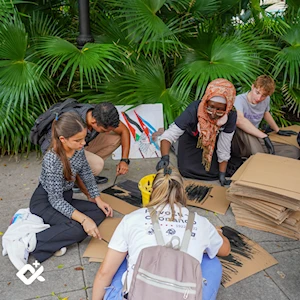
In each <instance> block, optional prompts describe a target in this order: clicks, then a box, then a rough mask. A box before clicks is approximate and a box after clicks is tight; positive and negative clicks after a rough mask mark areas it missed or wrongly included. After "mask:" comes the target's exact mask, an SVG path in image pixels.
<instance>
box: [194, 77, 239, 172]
mask: <svg viewBox="0 0 300 300" xmlns="http://www.w3.org/2000/svg"><path fill="white" fill-rule="evenodd" d="M235 95H236V91H235V87H234V85H233V84H232V83H231V82H230V81H228V80H226V79H223V78H218V79H215V80H213V81H212V82H211V83H210V84H209V85H208V86H207V88H206V91H205V94H204V96H203V98H202V101H201V102H200V104H199V106H198V112H197V115H198V129H199V138H198V143H197V148H202V149H203V154H202V164H203V165H204V167H205V170H206V171H207V172H208V171H209V170H210V165H211V160H212V156H213V153H214V149H215V144H216V138H217V134H218V131H219V128H220V127H221V126H222V125H224V124H225V123H226V122H227V120H228V114H229V112H230V111H231V109H232V107H233V103H234V100H235ZM214 96H220V97H223V98H225V99H226V111H225V115H224V116H223V117H221V118H219V119H216V120H212V119H211V118H210V117H209V114H208V113H207V111H206V107H207V102H208V101H209V100H210V99H211V98H212V97H214Z"/></svg>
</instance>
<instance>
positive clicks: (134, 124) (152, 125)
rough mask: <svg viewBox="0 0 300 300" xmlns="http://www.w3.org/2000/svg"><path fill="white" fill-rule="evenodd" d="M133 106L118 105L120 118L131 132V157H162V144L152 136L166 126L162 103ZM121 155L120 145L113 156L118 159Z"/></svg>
mask: <svg viewBox="0 0 300 300" xmlns="http://www.w3.org/2000/svg"><path fill="white" fill-rule="evenodd" d="M131 107H132V106H130V105H124V106H120V105H117V106H116V108H117V110H118V112H119V114H120V120H121V121H122V122H123V123H124V124H125V125H126V126H127V128H128V129H129V132H130V153H129V158H154V157H161V153H160V144H159V142H158V141H157V140H156V139H153V138H152V135H153V133H155V132H157V131H158V130H159V129H161V128H163V127H164V120H163V106H162V104H161V103H158V104H142V105H139V106H136V107H134V108H131ZM121 155H122V151H121V147H119V148H118V149H117V150H116V151H114V152H113V154H112V158H113V159H115V160H118V159H120V158H121Z"/></svg>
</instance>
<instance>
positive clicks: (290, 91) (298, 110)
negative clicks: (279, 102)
mask: <svg viewBox="0 0 300 300" xmlns="http://www.w3.org/2000/svg"><path fill="white" fill-rule="evenodd" d="M281 90H282V94H283V96H284V99H285V103H286V107H288V110H289V111H292V112H293V114H295V115H297V118H298V119H299V117H300V88H299V87H298V88H297V87H296V86H293V87H292V88H291V87H290V86H289V85H288V84H285V85H283V87H282V88H281Z"/></svg>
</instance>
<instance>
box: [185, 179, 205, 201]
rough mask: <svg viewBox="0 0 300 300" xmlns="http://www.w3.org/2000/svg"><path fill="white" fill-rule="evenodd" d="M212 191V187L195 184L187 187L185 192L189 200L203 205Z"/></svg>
mask: <svg viewBox="0 0 300 300" xmlns="http://www.w3.org/2000/svg"><path fill="white" fill-rule="evenodd" d="M210 191H211V187H207V186H205V185H198V184H194V183H193V184H189V185H187V186H186V188H185V192H186V195H187V197H188V199H189V200H191V201H196V202H197V203H202V204H203V203H204V201H205V199H206V198H207V196H208V195H209V193H210Z"/></svg>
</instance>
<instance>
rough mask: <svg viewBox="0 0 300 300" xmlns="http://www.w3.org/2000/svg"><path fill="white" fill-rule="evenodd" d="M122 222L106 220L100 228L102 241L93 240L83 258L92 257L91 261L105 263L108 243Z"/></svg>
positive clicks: (115, 219)
mask: <svg viewBox="0 0 300 300" xmlns="http://www.w3.org/2000/svg"><path fill="white" fill-rule="evenodd" d="M121 220H122V218H106V219H105V220H104V221H103V222H102V223H101V224H100V225H99V227H98V228H99V231H100V235H101V237H102V240H98V239H95V238H92V239H91V241H90V242H89V244H88V246H87V248H86V250H85V251H84V253H83V257H90V258H91V259H90V260H89V261H97V262H101V261H103V259H104V257H105V255H106V252H107V247H108V243H109V241H110V239H111V237H112V235H113V233H114V231H115V229H116V228H117V226H118V225H119V223H120V222H121Z"/></svg>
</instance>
